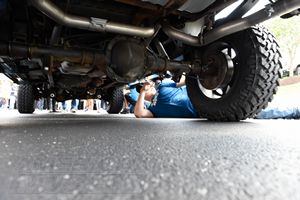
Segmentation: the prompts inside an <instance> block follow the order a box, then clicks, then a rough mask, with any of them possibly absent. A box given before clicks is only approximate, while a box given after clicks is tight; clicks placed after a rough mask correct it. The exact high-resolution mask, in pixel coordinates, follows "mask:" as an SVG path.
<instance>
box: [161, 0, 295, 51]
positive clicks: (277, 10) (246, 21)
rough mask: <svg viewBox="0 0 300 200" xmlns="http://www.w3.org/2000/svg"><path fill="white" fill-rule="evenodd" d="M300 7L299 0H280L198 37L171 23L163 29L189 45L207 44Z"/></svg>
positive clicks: (172, 36) (170, 35)
mask: <svg viewBox="0 0 300 200" xmlns="http://www.w3.org/2000/svg"><path fill="white" fill-rule="evenodd" d="M298 8H300V1H299V0H279V1H277V2H276V3H274V4H269V5H267V6H266V7H265V8H264V9H262V10H260V11H257V12H256V13H254V14H252V15H250V16H247V17H245V18H241V19H237V20H234V21H231V22H228V23H225V24H223V25H221V26H219V27H217V28H215V29H213V30H211V31H209V32H207V33H205V34H204V35H202V37H196V36H192V35H189V34H186V33H184V32H182V31H180V30H177V29H175V28H173V27H172V26H170V25H167V24H164V25H163V26H162V30H163V31H164V32H165V33H166V34H167V35H168V36H169V37H171V38H173V39H176V40H180V41H182V42H183V43H185V44H187V45H192V46H205V45H207V44H210V43H212V42H214V41H216V40H218V39H220V38H222V37H224V36H227V35H230V34H233V33H236V32H239V31H242V30H245V29H247V28H250V27H251V26H254V25H256V24H259V23H261V22H263V21H266V20H268V19H271V18H273V17H277V16H281V15H283V14H286V13H289V12H291V11H293V10H296V9H298Z"/></svg>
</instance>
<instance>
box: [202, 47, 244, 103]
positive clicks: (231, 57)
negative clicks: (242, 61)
mask: <svg viewBox="0 0 300 200" xmlns="http://www.w3.org/2000/svg"><path fill="white" fill-rule="evenodd" d="M206 52H207V53H204V56H205V57H206V58H205V59H206V60H207V59H209V58H210V57H211V55H216V54H222V55H223V56H224V58H226V62H227V63H226V66H224V64H225V63H224V61H223V62H221V64H223V66H216V67H221V68H222V67H223V68H224V67H226V71H224V70H223V72H222V73H221V74H220V73H219V74H217V76H218V75H219V76H220V75H221V76H222V78H223V79H222V78H221V80H219V81H220V82H219V83H218V86H217V87H214V88H212V87H207V85H205V82H204V81H203V78H201V77H200V76H199V75H197V76H196V78H197V83H198V86H199V89H200V90H201V92H202V93H203V94H204V95H205V96H206V97H207V98H209V99H221V98H224V97H225V96H226V95H227V94H228V93H229V92H230V90H231V89H232V87H233V83H234V75H235V73H236V68H237V65H238V63H239V62H238V54H237V51H236V50H235V49H234V48H233V47H232V46H231V45H229V44H228V43H224V42H220V43H215V44H213V45H212V46H211V47H208V49H207V51H206ZM224 73H225V74H224ZM210 78H211V77H208V78H207V80H206V81H209V79H210ZM217 78H218V77H217ZM215 86H216V84H215Z"/></svg>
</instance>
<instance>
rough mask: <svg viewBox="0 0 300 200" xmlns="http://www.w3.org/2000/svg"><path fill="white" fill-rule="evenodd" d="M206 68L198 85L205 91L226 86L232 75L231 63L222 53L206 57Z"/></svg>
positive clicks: (227, 56)
mask: <svg viewBox="0 0 300 200" xmlns="http://www.w3.org/2000/svg"><path fill="white" fill-rule="evenodd" d="M204 63H206V66H205V67H203V69H202V72H203V73H204V74H205V75H204V76H202V77H203V78H202V77H201V80H200V83H201V85H202V86H203V87H204V88H205V89H207V90H215V89H218V88H223V87H225V86H227V85H228V83H229V82H230V80H231V78H232V75H233V67H234V65H233V62H232V59H231V58H230V56H229V55H227V54H224V53H222V52H219V53H214V54H210V55H208V56H206V59H205V60H204Z"/></svg>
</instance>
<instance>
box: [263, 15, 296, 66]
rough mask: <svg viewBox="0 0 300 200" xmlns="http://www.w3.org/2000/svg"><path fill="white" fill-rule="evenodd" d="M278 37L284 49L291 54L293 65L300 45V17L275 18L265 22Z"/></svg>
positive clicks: (290, 58)
mask: <svg viewBox="0 0 300 200" xmlns="http://www.w3.org/2000/svg"><path fill="white" fill-rule="evenodd" d="M263 25H264V26H266V27H267V28H268V29H269V30H270V31H271V32H272V33H273V34H274V35H275V37H276V38H277V41H278V43H279V45H280V47H281V49H282V50H283V52H286V53H287V54H288V56H289V58H288V59H289V61H290V65H292V66H291V67H293V65H294V64H295V63H293V61H294V59H295V57H296V50H297V47H299V46H300V18H299V17H297V16H296V17H292V18H289V19H281V18H279V17H278V18H274V19H272V20H269V21H267V22H265V23H264V24H263Z"/></svg>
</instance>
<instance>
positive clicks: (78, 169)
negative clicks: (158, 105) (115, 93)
mask: <svg viewBox="0 0 300 200" xmlns="http://www.w3.org/2000/svg"><path fill="white" fill-rule="evenodd" d="M0 115H1V116H0V181H1V184H0V199H1V200H6V199H9V200H14V199H16V200H17V199H18V200H19V199H22V200H23V199H30V200H35V199H39V200H41V199H51V200H52V199H80V200H87V199H88V200H91V199H130V200H131V199H176V200H177V199H211V200H223V199H230V200H231V199H233V200H234V199H242V200H244V199H246V200H247V199H261V200H267V199H272V200H277V199H278V200H285V199H288V200H293V199H295V200H299V199H300V123H299V120H269V121H267V120H246V121H242V122H239V123H217V122H209V121H206V120H199V119H136V118H134V117H133V116H132V115H99V114H80V115H79V114H49V113H37V114H32V115H20V114H17V113H11V112H5V111H4V112H3V111H2V112H1V113H0Z"/></svg>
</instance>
